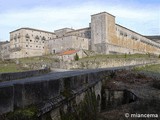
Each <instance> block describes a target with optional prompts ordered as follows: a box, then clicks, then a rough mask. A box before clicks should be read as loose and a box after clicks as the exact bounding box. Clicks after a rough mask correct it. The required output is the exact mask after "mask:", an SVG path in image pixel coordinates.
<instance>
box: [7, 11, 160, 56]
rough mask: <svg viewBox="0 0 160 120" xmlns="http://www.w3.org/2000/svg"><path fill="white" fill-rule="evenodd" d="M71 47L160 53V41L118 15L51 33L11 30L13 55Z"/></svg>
mask: <svg viewBox="0 0 160 120" xmlns="http://www.w3.org/2000/svg"><path fill="white" fill-rule="evenodd" d="M68 49H75V50H92V51H95V52H97V53H100V54H124V53H126V54H134V53H141V54H146V53H150V54H156V55H159V54H160V44H159V43H157V42H154V41H152V40H151V39H148V38H147V37H145V36H143V35H141V34H139V33H136V32H134V31H132V30H130V29H128V28H125V27H123V26H121V25H118V24H116V23H115V16H113V15H111V14H109V13H107V12H102V13H98V14H94V15H91V23H90V24H89V26H88V27H86V28H82V29H78V30H75V29H71V28H63V29H59V30H55V31H54V32H48V31H43V30H37V29H33V28H20V29H17V30H14V31H12V32H10V58H11V59H13V58H23V57H31V56H42V55H45V54H55V53H59V52H61V51H65V50H68Z"/></svg>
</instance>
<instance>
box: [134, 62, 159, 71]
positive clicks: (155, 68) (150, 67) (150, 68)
mask: <svg viewBox="0 0 160 120" xmlns="http://www.w3.org/2000/svg"><path fill="white" fill-rule="evenodd" d="M135 70H136V71H144V72H153V73H160V64H155V65H146V66H145V67H136V68H135Z"/></svg>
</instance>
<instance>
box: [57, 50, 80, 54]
mask: <svg viewBox="0 0 160 120" xmlns="http://www.w3.org/2000/svg"><path fill="white" fill-rule="evenodd" d="M78 51H79V50H66V51H64V52H61V53H60V54H59V55H71V54H74V53H77V52H78Z"/></svg>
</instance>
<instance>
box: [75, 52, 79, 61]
mask: <svg viewBox="0 0 160 120" xmlns="http://www.w3.org/2000/svg"><path fill="white" fill-rule="evenodd" d="M74 60H75V61H78V60H79V56H78V54H77V53H76V55H75V56H74Z"/></svg>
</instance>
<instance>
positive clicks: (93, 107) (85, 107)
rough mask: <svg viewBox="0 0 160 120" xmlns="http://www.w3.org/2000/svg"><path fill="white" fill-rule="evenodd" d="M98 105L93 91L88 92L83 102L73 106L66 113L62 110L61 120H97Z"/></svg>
mask: <svg viewBox="0 0 160 120" xmlns="http://www.w3.org/2000/svg"><path fill="white" fill-rule="evenodd" d="M97 107H98V103H97V99H96V95H95V93H94V92H92V91H87V93H86V94H85V97H84V99H83V101H81V102H80V103H79V104H78V105H77V104H76V105H75V104H72V105H71V106H68V108H70V109H69V110H68V111H67V112H66V113H65V112H64V111H63V110H61V111H60V114H61V120H97V119H98V118H97V113H98V109H97Z"/></svg>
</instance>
